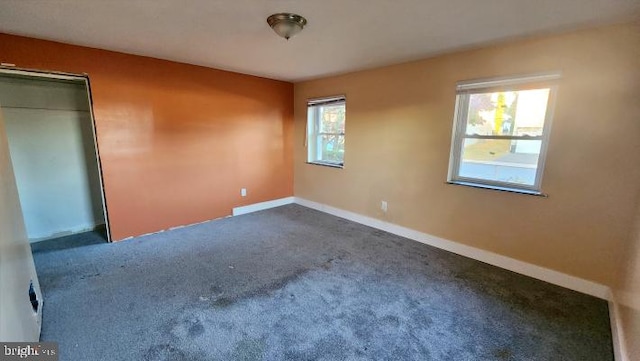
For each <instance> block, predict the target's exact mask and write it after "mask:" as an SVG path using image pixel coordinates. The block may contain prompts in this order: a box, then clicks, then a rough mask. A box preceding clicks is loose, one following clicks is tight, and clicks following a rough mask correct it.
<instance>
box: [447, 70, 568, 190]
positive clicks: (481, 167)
mask: <svg viewBox="0 0 640 361" xmlns="http://www.w3.org/2000/svg"><path fill="white" fill-rule="evenodd" d="M518 80H521V81H518V82H517V83H518V84H517V85H514V84H512V82H513V81H514V80H513V79H509V80H508V81H506V82H509V83H508V84H507V85H502V86H501V85H500V84H496V82H491V83H490V84H487V85H486V86H482V85H477V86H475V87H473V86H468V87H467V88H464V87H463V88H462V89H458V100H457V102H458V103H457V106H458V114H457V115H456V122H455V134H454V144H453V149H452V164H451V169H450V175H449V178H450V179H449V180H450V181H453V182H461V183H470V184H472V185H480V186H492V187H503V188H509V189H511V190H524V191H534V192H538V191H540V182H541V175H542V165H543V161H544V154H545V149H546V142H547V139H548V136H549V124H548V122H549V118H550V106H549V105H550V103H551V99H552V98H553V94H554V92H555V86H554V85H552V84H547V85H545V84H537V83H535V84H532V85H531V84H529V85H528V84H527V83H530V80H529V81H527V79H518Z"/></svg>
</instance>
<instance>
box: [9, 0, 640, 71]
mask: <svg viewBox="0 0 640 361" xmlns="http://www.w3.org/2000/svg"><path fill="white" fill-rule="evenodd" d="M276 12H294V13H298V14H300V15H303V16H304V17H306V18H307V20H308V21H309V23H308V25H307V26H306V27H305V29H304V30H303V31H302V33H300V34H298V35H297V36H295V37H293V38H291V39H290V40H289V41H286V40H284V39H282V38H280V37H278V36H277V35H276V34H275V33H274V32H273V31H272V30H271V29H270V28H269V26H268V25H267V22H266V18H267V17H268V16H269V15H271V14H272V13H276ZM638 14H640V1H639V0H108V1H100V0H48V1H41V0H3V1H2V2H1V3H0V32H5V33H10V34H18V35H26V36H31V37H35V38H42V39H49V40H56V41H61V42H65V43H71V44H78V45H85V46H90V47H95V48H101V49H108V50H115V51H120V52H125V53H131V54H138V55H146V56H151V57H155V58H161V59H168V60H174V61H179V62H184V63H191V64H197V65H204V66H208V67H213V68H219V69H225V70H230V71H235V72H240V73H246V74H252V75H258V76H262V77H267V78H273V79H280V80H286V81H300V80H306V79H311V78H317V77H322V76H326V75H332V74H338V73H344V72H349V71H354V70H361V69H366V68H372V67H376V66H381V65H387V64H393V63H400V62H404V61H410V60H414V59H419V58H424V57H428V56H430V55H434V54H439V53H444V52H447V51H452V50H454V49H462V48H469V47H474V46H478V45H479V44H486V43H492V42H496V41H500V40H503V39H510V38H515V37H521V36H527V35H533V34H539V33H547V32H550V31H557V30H566V29H572V28H578V27H584V26H589V25H595V24H600V23H608V22H612V21H618V20H625V19H632V18H634V17H636V16H637V15H638Z"/></svg>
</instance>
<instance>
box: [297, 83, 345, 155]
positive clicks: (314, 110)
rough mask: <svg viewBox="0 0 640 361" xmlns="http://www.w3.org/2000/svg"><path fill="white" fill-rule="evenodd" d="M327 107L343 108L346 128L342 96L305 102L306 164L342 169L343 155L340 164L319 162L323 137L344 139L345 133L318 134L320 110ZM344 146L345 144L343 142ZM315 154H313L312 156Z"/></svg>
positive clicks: (343, 98) (343, 97)
mask: <svg viewBox="0 0 640 361" xmlns="http://www.w3.org/2000/svg"><path fill="white" fill-rule="evenodd" d="M328 105H344V107H345V127H346V107H347V98H346V97H345V96H344V95H336V96H331V97H323V98H314V99H309V100H307V134H306V141H305V146H306V147H307V163H308V164H316V165H324V166H329V167H334V168H344V155H343V158H342V162H331V161H324V160H319V158H321V156H320V155H321V153H322V140H321V137H322V136H323V135H338V136H342V137H344V138H345V141H346V137H345V133H327V132H320V108H322V107H323V106H328ZM345 144H346V142H345ZM314 152H315V154H313V153H314Z"/></svg>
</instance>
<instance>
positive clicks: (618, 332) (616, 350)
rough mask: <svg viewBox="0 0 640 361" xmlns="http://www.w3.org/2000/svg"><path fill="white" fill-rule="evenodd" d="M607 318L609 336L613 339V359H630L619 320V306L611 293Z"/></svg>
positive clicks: (628, 360)
mask: <svg viewBox="0 0 640 361" xmlns="http://www.w3.org/2000/svg"><path fill="white" fill-rule="evenodd" d="M609 319H610V321H611V338H612V340H613V355H614V360H615V361H631V360H630V359H629V357H628V356H627V355H628V353H627V348H626V343H625V338H624V329H623V327H622V322H620V306H619V304H618V302H616V297H614V296H613V295H611V300H610V301H609Z"/></svg>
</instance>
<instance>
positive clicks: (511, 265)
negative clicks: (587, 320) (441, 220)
mask: <svg viewBox="0 0 640 361" xmlns="http://www.w3.org/2000/svg"><path fill="white" fill-rule="evenodd" d="M295 203H297V204H300V205H302V206H305V207H308V208H312V209H315V210H318V211H321V212H325V213H329V214H332V215H334V216H337V217H340V218H344V219H348V220H350V221H353V222H356V223H360V224H364V225H365V226H369V227H373V228H377V229H380V230H383V231H386V232H389V233H392V234H395V235H398V236H401V237H405V238H409V239H412V240H414V241H418V242H421V243H424V244H428V245H430V246H433V247H436V248H440V249H443V250H445V251H449V252H452V253H455V254H458V255H461V256H465V257H469V258H471V259H475V260H477V261H480V262H484V263H488V264H490V265H493V266H497V267H500V268H504V269H507V270H509V271H512V272H516V273H519V274H522V275H525V276H529V277H533V278H536V279H539V280H542V281H545V282H549V283H551V284H554V285H557V286H561V287H564V288H568V289H571V290H574V291H578V292H581V293H585V294H587V295H591V296H594V297H598V298H601V299H604V300H609V299H610V298H611V295H610V289H609V287H607V286H605V285H602V284H599V283H596V282H592V281H589V280H585V279H582V278H579V277H575V276H571V275H568V274H565V273H562V272H558V271H554V270H551V269H548V268H544V267H540V266H536V265H534V264H531V263H527V262H524V261H520V260H517V259H514V258H510V257H507V256H503V255H500V254H497V253H493V252H489V251H486V250H483V249H479V248H475V247H472V246H468V245H465V244H462V243H458V242H454V241H450V240H447V239H444V238H440V237H436V236H432V235H430V234H426V233H422V232H419V231H416V230H413V229H410V228H406V227H403V226H399V225H396V224H393V223H389V222H385V221H381V220H379V219H375V218H371V217H368V216H363V215H361V214H357V213H354V212H350V211H345V210H343V209H339V208H335V207H331V206H328V205H325V204H321V203H317V202H313V201H310V200H307V199H304V198H300V197H295Z"/></svg>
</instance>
